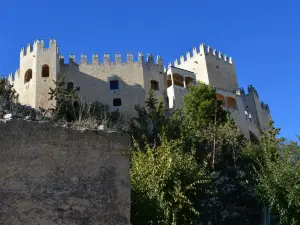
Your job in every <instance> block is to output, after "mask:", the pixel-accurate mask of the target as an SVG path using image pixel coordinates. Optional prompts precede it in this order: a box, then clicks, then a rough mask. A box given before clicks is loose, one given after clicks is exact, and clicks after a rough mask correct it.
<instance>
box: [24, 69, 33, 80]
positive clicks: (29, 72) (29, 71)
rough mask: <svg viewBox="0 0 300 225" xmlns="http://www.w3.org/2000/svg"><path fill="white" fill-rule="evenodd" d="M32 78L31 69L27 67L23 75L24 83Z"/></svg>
mask: <svg viewBox="0 0 300 225" xmlns="http://www.w3.org/2000/svg"><path fill="white" fill-rule="evenodd" d="M31 78H32V69H29V70H27V71H26V73H25V76H24V83H27V82H29V81H30V80H31Z"/></svg>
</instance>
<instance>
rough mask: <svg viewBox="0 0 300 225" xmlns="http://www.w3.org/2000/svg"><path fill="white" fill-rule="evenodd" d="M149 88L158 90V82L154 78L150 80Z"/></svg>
mask: <svg viewBox="0 0 300 225" xmlns="http://www.w3.org/2000/svg"><path fill="white" fill-rule="evenodd" d="M151 89H153V90H156V91H158V89H159V87H158V82H157V81H156V80H151Z"/></svg>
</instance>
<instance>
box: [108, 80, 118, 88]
mask: <svg viewBox="0 0 300 225" xmlns="http://www.w3.org/2000/svg"><path fill="white" fill-rule="evenodd" d="M109 84H110V90H116V89H119V81H118V80H111V81H110V82H109Z"/></svg>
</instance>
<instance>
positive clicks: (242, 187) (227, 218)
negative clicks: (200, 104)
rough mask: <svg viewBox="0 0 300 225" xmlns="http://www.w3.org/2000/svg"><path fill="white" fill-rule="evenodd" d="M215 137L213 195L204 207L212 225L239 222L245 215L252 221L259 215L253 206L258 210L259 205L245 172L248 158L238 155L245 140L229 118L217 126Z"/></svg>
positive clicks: (245, 142)
mask: <svg viewBox="0 0 300 225" xmlns="http://www.w3.org/2000/svg"><path fill="white" fill-rule="evenodd" d="M217 140H218V141H217V143H218V144H217V146H218V148H217V152H216V159H215V166H214V168H213V169H212V170H211V176H212V181H213V182H212V189H213V190H214V193H215V194H214V196H213V198H211V199H210V201H208V207H207V208H209V209H210V217H211V218H210V220H211V221H212V222H213V224H214V225H218V224H222V225H223V224H224V225H225V224H228V225H230V224H241V223H242V222H244V221H245V219H246V218H247V219H248V220H249V221H251V220H252V221H253V220H255V219H256V218H257V217H259V215H257V212H256V215H254V213H253V209H255V210H256V211H258V213H259V211H260V208H261V207H260V206H261V205H260V204H259V202H258V201H257V200H256V199H255V196H254V184H253V183H252V182H251V181H250V180H249V177H248V174H247V173H246V168H245V165H247V161H245V159H244V158H243V156H242V154H241V152H242V150H243V148H244V147H245V146H246V144H247V140H246V139H245V138H244V137H243V135H242V134H241V133H240V131H239V130H238V129H237V127H236V126H235V124H234V123H233V121H231V120H228V122H226V123H225V124H223V125H222V126H218V129H217ZM251 211H252V212H251ZM249 212H250V213H249Z"/></svg>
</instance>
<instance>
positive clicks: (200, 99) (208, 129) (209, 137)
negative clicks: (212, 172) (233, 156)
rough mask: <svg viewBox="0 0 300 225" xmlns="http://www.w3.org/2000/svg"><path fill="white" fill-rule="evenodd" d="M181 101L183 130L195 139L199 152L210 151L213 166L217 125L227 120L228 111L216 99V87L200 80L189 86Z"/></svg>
mask: <svg viewBox="0 0 300 225" xmlns="http://www.w3.org/2000/svg"><path fill="white" fill-rule="evenodd" d="M183 101H184V121H185V127H186V129H185V131H186V132H188V134H189V136H190V137H194V139H196V140H197V141H196V142H198V143H197V144H198V145H199V148H200V149H201V153H203V150H205V152H206V151H209V152H211V153H212V159H211V166H212V167H214V163H215V155H216V148H217V140H216V135H217V129H218V128H217V127H218V126H220V125H222V124H224V123H225V122H226V121H227V120H228V113H227V112H226V111H225V110H223V109H222V107H221V104H222V102H221V101H219V100H217V98H216V89H215V88H213V87H212V86H210V85H206V84H203V83H201V82H198V84H197V85H196V86H192V87H191V88H190V93H189V94H188V95H186V96H184V98H183ZM198 153H199V151H198ZM199 154H200V153H199ZM204 154H206V153H204ZM200 155H201V154H200ZM199 157H200V158H201V157H202V156H199Z"/></svg>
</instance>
